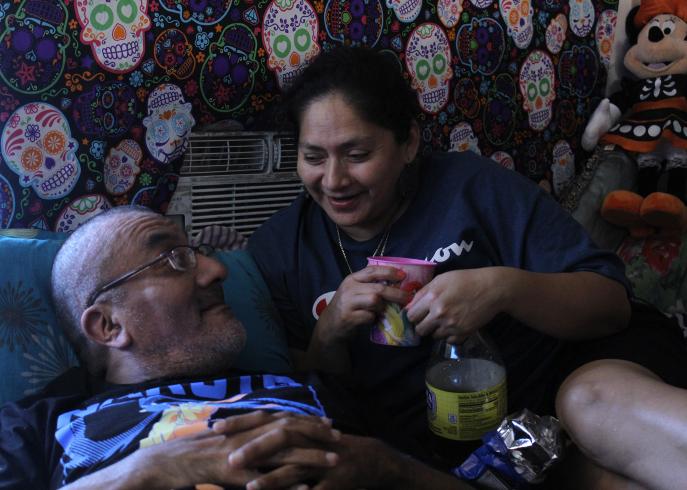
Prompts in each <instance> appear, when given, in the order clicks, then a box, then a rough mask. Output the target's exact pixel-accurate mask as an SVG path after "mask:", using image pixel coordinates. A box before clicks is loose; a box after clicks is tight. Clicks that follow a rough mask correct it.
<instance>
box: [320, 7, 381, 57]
mask: <svg viewBox="0 0 687 490" xmlns="http://www.w3.org/2000/svg"><path fill="white" fill-rule="evenodd" d="M324 27H325V29H326V30H327V34H328V35H329V37H330V38H332V39H333V40H334V41H337V42H340V43H345V42H348V43H350V44H351V45H353V46H359V45H363V46H368V47H370V48H371V47H374V46H375V44H377V41H379V38H380V36H381V35H382V29H383V28H384V11H383V10H382V4H381V2H380V0H350V1H349V0H329V1H328V2H327V6H326V7H325V9H324Z"/></svg>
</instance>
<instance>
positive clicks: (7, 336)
mask: <svg viewBox="0 0 687 490" xmlns="http://www.w3.org/2000/svg"><path fill="white" fill-rule="evenodd" d="M65 238H66V234H64V233H53V232H47V231H42V230H29V229H26V230H0V270H1V271H2V272H1V274H0V373H2V376H1V377H0V404H2V403H4V402H6V401H11V400H17V399H19V398H21V397H23V396H25V395H29V394H31V393H34V392H35V391H38V390H39V389H40V388H42V387H43V386H44V385H45V384H47V383H48V382H49V381H50V380H52V379H53V378H54V377H55V376H57V375H58V374H60V373H61V372H63V371H64V370H66V369H67V368H68V367H70V366H74V365H76V364H77V359H76V356H75V355H74V352H73V350H72V348H71V346H70V345H69V344H68V343H67V340H66V337H65V336H64V334H63V333H62V331H61V330H60V329H59V328H58V327H57V320H56V318H55V313H54V310H53V307H52V304H51V301H50V272H51V270H52V262H53V259H54V258H55V255H56V254H57V251H58V249H59V248H60V246H61V245H62V242H63V241H64V239H65ZM216 258H217V259H218V260H220V261H221V262H222V263H223V264H224V265H225V266H226V267H227V268H228V269H229V275H228V277H227V279H226V280H225V282H224V284H223V286H224V296H225V300H226V302H227V304H228V305H229V306H230V307H231V308H232V309H233V310H234V312H235V314H236V316H237V317H238V318H239V320H241V322H242V323H243V325H244V326H245V327H246V333H247V341H246V347H245V349H244V350H243V352H242V353H241V355H240V357H239V359H238V362H237V364H236V367H237V368H239V369H243V370H246V371H260V372H271V373H288V372H290V371H291V370H292V368H291V363H290V358H289V353H288V348H287V346H286V339H285V337H284V333H283V331H282V327H281V325H280V324H279V323H278V320H277V318H278V317H277V315H276V312H275V308H274V306H273V305H272V301H271V298H270V295H269V291H268V290H267V285H266V284H265V282H264V280H263V279H262V276H261V275H260V272H259V271H258V269H257V267H256V265H255V263H254V262H253V259H252V258H251V256H250V255H249V254H248V252H246V251H243V250H234V251H229V252H217V254H216Z"/></svg>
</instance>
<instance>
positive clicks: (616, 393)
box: [556, 359, 658, 436]
mask: <svg viewBox="0 0 687 490" xmlns="http://www.w3.org/2000/svg"><path fill="white" fill-rule="evenodd" d="M647 377H649V378H652V379H658V378H657V377H656V375H654V374H653V373H652V372H651V371H649V370H647V369H646V368H644V367H642V366H640V365H638V364H635V363H632V362H628V361H622V360H618V359H604V360H599V361H593V362H590V363H588V364H585V365H583V366H581V367H579V368H577V369H576V370H575V371H573V372H572V373H571V374H570V375H569V376H568V377H567V378H566V379H565V381H564V382H563V383H562V384H561V386H560V388H559V390H558V393H557V394H556V414H557V415H558V418H559V419H560V420H561V423H562V424H563V426H564V427H565V428H566V430H568V432H571V433H572V434H571V435H573V436H574V435H575V434H576V433H577V434H578V435H579V433H580V432H590V431H597V430H598V428H599V424H603V423H604V422H605V421H607V420H608V417H609V415H610V414H612V413H614V412H617V411H618V410H621V411H622V410H624V409H626V408H627V406H628V403H629V402H630V401H631V399H632V397H634V396H635V395H634V394H633V392H634V390H635V386H636V385H635V384H634V383H633V380H636V379H638V378H645V379H646V378H647ZM588 435H594V432H592V433H591V434H588Z"/></svg>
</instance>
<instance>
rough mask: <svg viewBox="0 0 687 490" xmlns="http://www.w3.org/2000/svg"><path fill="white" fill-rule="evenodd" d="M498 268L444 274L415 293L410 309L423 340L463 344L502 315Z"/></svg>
mask: <svg viewBox="0 0 687 490" xmlns="http://www.w3.org/2000/svg"><path fill="white" fill-rule="evenodd" d="M499 270H502V268H498V267H485V268H481V269H464V270H455V271H449V272H444V273H443V274H439V275H438V276H436V277H435V278H434V279H432V280H431V281H430V282H429V283H428V284H427V285H425V287H423V288H422V289H420V290H419V291H418V292H417V293H415V297H414V298H413V301H411V302H410V304H409V305H408V306H407V307H406V310H407V315H408V319H409V320H410V321H411V322H413V323H415V331H416V332H417V333H418V334H419V335H422V336H427V335H431V336H432V337H433V338H435V339H446V340H447V341H448V342H449V343H454V344H455V343H460V342H462V341H463V340H465V339H466V338H467V337H468V336H470V335H471V334H472V333H474V332H476V331H477V330H479V329H480V328H482V327H483V326H484V325H486V324H487V323H488V322H489V321H490V320H492V319H493V318H494V316H496V315H497V314H498V313H500V312H501V311H502V310H503V308H502V305H501V297H502V291H503V287H504V283H503V282H501V281H499V277H500V274H499Z"/></svg>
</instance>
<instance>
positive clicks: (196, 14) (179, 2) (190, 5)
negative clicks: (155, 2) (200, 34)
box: [160, 0, 231, 25]
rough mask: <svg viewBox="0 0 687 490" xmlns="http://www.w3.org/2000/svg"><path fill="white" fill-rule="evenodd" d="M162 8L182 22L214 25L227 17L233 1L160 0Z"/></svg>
mask: <svg viewBox="0 0 687 490" xmlns="http://www.w3.org/2000/svg"><path fill="white" fill-rule="evenodd" d="M160 6H161V7H162V8H163V9H165V10H167V11H168V12H171V13H173V14H176V15H177V16H178V17H179V20H180V21H182V22H193V23H195V24H200V25H213V24H217V23H218V22H219V21H221V20H222V19H223V18H224V17H225V16H226V15H227V12H229V9H230V8H231V0H160Z"/></svg>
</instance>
